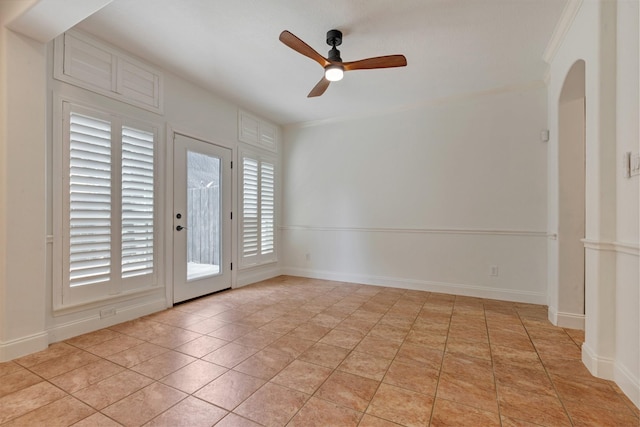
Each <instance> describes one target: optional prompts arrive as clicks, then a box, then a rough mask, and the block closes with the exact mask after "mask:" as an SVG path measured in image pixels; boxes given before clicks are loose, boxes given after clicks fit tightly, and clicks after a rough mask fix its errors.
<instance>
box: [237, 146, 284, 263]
mask: <svg viewBox="0 0 640 427" xmlns="http://www.w3.org/2000/svg"><path fill="white" fill-rule="evenodd" d="M275 168H276V167H275V161H274V160H272V159H271V158H269V157H262V156H259V155H256V154H252V153H243V154H242V219H241V266H243V267H250V266H254V265H259V264H264V263H269V262H275V261H276V259H277V258H276V241H275V223H276V217H275V215H276V212H275V174H276V170H275Z"/></svg>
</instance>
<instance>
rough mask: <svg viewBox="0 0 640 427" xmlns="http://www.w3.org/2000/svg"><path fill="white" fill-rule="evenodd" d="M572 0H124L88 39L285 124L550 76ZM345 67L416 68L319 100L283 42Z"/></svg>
mask: <svg viewBox="0 0 640 427" xmlns="http://www.w3.org/2000/svg"><path fill="white" fill-rule="evenodd" d="M566 3H567V0H349V1H346V0H235V1H229V0H113V1H112V2H111V3H109V4H108V5H106V6H105V7H104V8H102V9H101V10H99V11H98V12H96V13H95V14H93V15H92V16H90V17H89V18H87V19H86V20H84V21H83V22H81V23H80V24H79V27H80V28H81V29H82V30H85V31H87V32H89V33H92V34H94V35H96V36H98V37H100V38H101V39H103V40H106V41H108V42H110V43H112V44H114V45H116V46H119V47H121V48H123V49H125V50H127V51H129V52H131V53H133V54H135V55H137V56H139V57H142V58H145V59H146V60H148V61H151V62H153V63H155V64H158V65H160V66H162V67H164V68H166V69H168V70H170V71H172V72H174V73H176V74H179V75H182V76H183V77H186V78H187V79H189V80H192V81H194V82H196V83H197V84H199V85H201V86H203V87H205V88H208V89H210V90H211V91H213V92H215V93H217V94H219V95H221V96H223V97H225V98H227V99H229V100H231V101H233V102H236V103H238V104H239V105H241V106H243V107H245V108H247V109H249V110H251V111H253V112H255V113H257V114H259V115H262V116H264V117H266V118H269V119H271V120H273V121H275V122H277V123H280V124H290V123H299V122H307V121H314V120H322V119H328V118H335V117H344V116H358V115H367V114H374V113H378V112H383V111H389V110H394V109H399V108H405V107H410V106H413V105H420V104H423V103H428V102H433V101H435V100H439V99H443V98H447V97H452V96H454V97H455V96H460V95H463V94H468V93H475V92H481V91H486V90H493V89H497V88H501V87H507V86H514V85H515V86H517V85H523V84H529V83H531V82H532V81H541V80H543V78H544V75H545V72H546V69H547V66H546V64H545V63H544V61H543V60H542V55H543V52H544V51H545V48H546V47H547V44H548V42H549V40H550V39H551V36H552V34H553V31H554V28H555V26H556V24H557V22H558V20H559V19H560V16H561V14H562V11H563V9H564V7H565V4H566ZM332 28H337V29H339V30H341V31H342V32H343V33H344V38H343V43H342V46H340V47H339V49H340V51H341V53H342V59H343V60H344V61H354V60H358V59H363V58H368V57H372V56H381V55H392V54H404V55H405V56H406V57H407V62H408V66H407V67H404V68H392V69H383V70H360V71H353V72H349V73H347V74H346V75H345V78H344V79H343V80H342V81H340V82H336V83H332V84H331V86H330V87H329V89H328V90H327V92H325V94H324V95H323V96H321V97H319V98H307V97H306V96H307V94H308V93H309V91H310V90H311V88H313V86H314V85H315V84H316V83H317V82H318V81H319V80H320V78H321V77H322V68H321V67H320V66H319V65H318V64H317V63H316V62H314V61H312V60H311V59H309V58H307V57H304V56H302V55H300V54H298V53H296V52H295V51H293V50H291V49H290V48H288V47H286V46H285V45H283V44H282V43H280V42H279V40H278V36H279V34H280V32H281V31H282V30H285V29H286V30H289V31H291V32H292V33H294V34H295V35H297V36H298V37H299V38H301V39H302V40H304V41H305V42H306V43H307V44H309V45H310V46H311V47H313V48H314V49H315V50H317V51H318V52H319V53H320V54H322V55H324V56H327V52H328V50H329V46H327V44H326V42H325V38H326V32H327V31H328V30H330V29H332Z"/></svg>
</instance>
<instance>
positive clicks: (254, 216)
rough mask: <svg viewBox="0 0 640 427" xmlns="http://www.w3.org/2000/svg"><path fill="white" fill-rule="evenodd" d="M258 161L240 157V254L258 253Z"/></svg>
mask: <svg viewBox="0 0 640 427" xmlns="http://www.w3.org/2000/svg"><path fill="white" fill-rule="evenodd" d="M258 195H259V188H258V161H257V160H255V159H252V158H250V157H244V158H243V159H242V256H243V257H252V256H256V255H258V251H259V248H258V233H259V232H260V230H259V228H258V208H259V206H258Z"/></svg>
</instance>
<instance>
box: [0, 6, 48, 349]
mask: <svg viewBox="0 0 640 427" xmlns="http://www.w3.org/2000/svg"><path fill="white" fill-rule="evenodd" d="M27 6H28V3H27V2H23V3H16V2H0V360H6V359H9V358H12V357H15V356H17V355H19V353H16V352H14V349H15V348H17V347H20V348H21V349H22V351H26V352H29V351H35V350H39V349H41V348H42V346H43V345H46V342H47V337H46V334H45V333H44V324H45V320H44V319H45V285H44V279H45V216H44V209H43V204H44V197H45V185H44V184H45V173H44V166H45V150H44V139H45V124H44V118H45V91H46V78H45V74H44V67H45V56H44V51H45V50H44V46H43V45H41V44H39V43H37V42H34V41H33V40H31V39H29V38H27V37H24V36H21V35H18V34H16V33H13V32H12V31H9V30H7V29H6V28H5V26H4V24H5V23H6V22H7V21H8V20H9V19H11V18H12V17H13V16H16V15H17V14H18V13H19V12H21V11H22V10H23V9H24V8H25V7H27ZM5 20H7V21H5ZM15 320H17V321H15Z"/></svg>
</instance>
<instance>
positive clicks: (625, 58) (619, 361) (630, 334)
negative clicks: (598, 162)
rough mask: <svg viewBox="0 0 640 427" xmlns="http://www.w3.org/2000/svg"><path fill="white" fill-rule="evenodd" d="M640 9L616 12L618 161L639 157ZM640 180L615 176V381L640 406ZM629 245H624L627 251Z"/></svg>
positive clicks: (632, 5) (623, 6) (621, 6)
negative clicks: (627, 156)
mask: <svg viewBox="0 0 640 427" xmlns="http://www.w3.org/2000/svg"><path fill="white" fill-rule="evenodd" d="M639 16H640V7H639V3H638V2H637V1H621V2H619V3H618V11H617V30H618V31H617V39H616V40H617V53H618V54H617V66H616V70H617V76H616V77H617V84H616V88H617V90H616V96H617V102H616V118H617V120H616V159H617V161H618V162H619V161H620V160H619V159H621V158H622V154H623V153H625V152H628V151H630V152H633V153H636V154H638V153H640V132H639V128H638V126H639V119H638V118H640V108H639V107H638V103H639V95H640V94H639V91H640V87H639V83H638V80H639V76H640V67H639V64H638V62H639V60H640V55H639V50H640V43H639V41H640V34H639V31H638V27H639V22H640V19H639ZM639 234H640V176H635V177H633V178H631V179H628V178H624V177H623V175H622V173H621V171H620V167H618V168H617V173H616V242H618V243H620V244H622V245H618V250H617V252H616V255H617V257H616V258H617V259H616V303H615V311H616V351H615V354H616V360H615V368H614V379H615V381H616V382H617V383H618V384H620V385H621V387H622V388H623V390H625V391H626V392H627V394H629V396H630V397H631V398H632V400H633V401H634V402H635V403H636V405H638V406H640V250H639V243H640V238H639ZM623 245H624V246H623Z"/></svg>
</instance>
